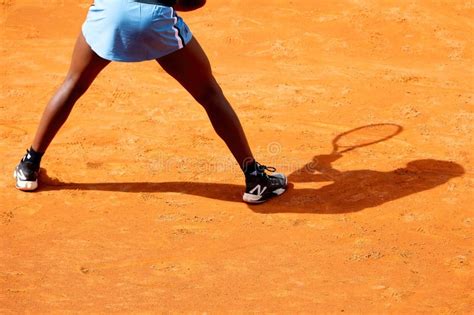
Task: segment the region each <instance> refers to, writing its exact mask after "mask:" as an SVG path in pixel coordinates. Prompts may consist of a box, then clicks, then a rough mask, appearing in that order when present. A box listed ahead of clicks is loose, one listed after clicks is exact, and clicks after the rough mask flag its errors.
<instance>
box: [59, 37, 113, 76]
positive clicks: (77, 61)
mask: <svg viewBox="0 0 474 315" xmlns="http://www.w3.org/2000/svg"><path fill="white" fill-rule="evenodd" d="M109 63H110V61H109V60H106V59H103V58H101V57H99V56H98V55H97V54H96V53H95V52H94V51H93V50H92V49H91V48H90V47H89V45H88V44H87V43H86V40H85V38H84V36H83V35H82V33H80V34H79V36H78V38H77V41H76V45H75V46H74V52H73V54H72V60H71V65H70V67H69V72H68V75H67V77H68V78H69V79H71V78H74V79H77V80H85V81H88V82H89V83H91V82H92V81H93V80H94V78H95V77H96V76H97V75H98V74H99V73H100V71H102V69H104V68H105V67H106V66H107V65H108V64H109Z"/></svg>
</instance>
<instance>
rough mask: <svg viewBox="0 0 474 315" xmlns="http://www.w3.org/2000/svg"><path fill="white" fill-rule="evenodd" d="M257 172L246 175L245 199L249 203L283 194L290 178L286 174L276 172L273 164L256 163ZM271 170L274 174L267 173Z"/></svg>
mask: <svg viewBox="0 0 474 315" xmlns="http://www.w3.org/2000/svg"><path fill="white" fill-rule="evenodd" d="M255 166H256V167H255V168H256V170H255V172H253V173H252V174H246V175H245V184H246V188H245V193H244V196H243V200H244V201H245V202H247V203H262V202H265V201H267V200H268V199H270V198H272V197H275V196H279V195H281V194H283V193H284V192H285V190H286V187H287V184H288V180H287V178H286V176H285V175H284V174H280V173H274V172H275V171H276V169H275V168H274V167H271V166H268V167H267V166H265V165H260V164H258V163H255ZM265 171H269V172H271V173H272V174H270V175H269V174H267V173H265Z"/></svg>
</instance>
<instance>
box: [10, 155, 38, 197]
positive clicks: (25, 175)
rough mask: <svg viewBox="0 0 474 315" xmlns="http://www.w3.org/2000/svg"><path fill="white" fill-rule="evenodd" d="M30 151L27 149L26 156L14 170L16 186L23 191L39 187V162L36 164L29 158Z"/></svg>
mask: <svg viewBox="0 0 474 315" xmlns="http://www.w3.org/2000/svg"><path fill="white" fill-rule="evenodd" d="M29 154H30V152H29V151H27V153H26V154H25V156H23V158H22V159H21V161H20V163H19V164H18V165H17V167H16V168H15V171H14V172H13V177H14V178H15V179H16V188H17V189H19V190H23V191H33V190H35V189H36V188H38V174H39V169H40V167H39V164H35V163H33V162H31V161H30V160H29Z"/></svg>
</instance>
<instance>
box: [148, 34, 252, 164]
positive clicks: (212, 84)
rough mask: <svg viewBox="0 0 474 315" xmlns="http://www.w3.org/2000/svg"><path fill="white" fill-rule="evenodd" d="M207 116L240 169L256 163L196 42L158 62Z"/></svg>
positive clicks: (243, 134) (238, 122)
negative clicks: (252, 162) (199, 105)
mask: <svg viewBox="0 0 474 315" xmlns="http://www.w3.org/2000/svg"><path fill="white" fill-rule="evenodd" d="M157 61H158V63H159V64H160V65H161V67H163V69H164V70H165V71H166V72H168V74H170V75H171V76H172V77H173V78H175V79H176V80H177V81H178V82H179V83H180V84H181V85H182V86H183V87H184V88H185V89H186V90H187V91H188V92H189V93H190V94H191V95H192V96H193V97H194V98H195V99H196V101H198V102H199V104H201V105H202V106H203V107H204V109H205V110H206V112H207V115H208V116H209V119H210V120H211V123H212V126H213V127H214V130H215V131H216V133H217V134H218V135H219V136H220V137H221V138H222V140H224V142H225V143H226V145H227V147H228V148H229V149H230V151H231V152H232V154H233V155H234V157H235V159H236V160H237V162H238V163H239V165H240V167H241V168H242V169H244V167H245V165H246V164H247V163H248V162H251V161H253V155H252V151H251V150H250V147H249V145H248V142H247V138H246V137H245V133H244V131H243V129H242V126H241V124H240V121H239V118H238V117H237V115H236V114H235V112H234V110H233V109H232V107H231V106H230V104H229V102H228V101H227V99H226V98H225V96H224V94H223V93H222V90H221V88H220V86H219V84H218V83H217V81H216V79H215V78H214V76H213V75H212V70H211V66H210V63H209V60H208V58H207V56H206V54H205V53H204V51H203V50H202V48H201V46H200V45H199V43H198V42H197V40H196V39H195V38H193V39H192V40H191V41H190V42H189V43H188V44H187V45H186V47H184V48H183V49H180V50H178V51H176V52H174V53H172V54H170V55H167V56H164V57H162V58H159V59H157Z"/></svg>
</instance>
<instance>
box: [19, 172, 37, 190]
mask: <svg viewBox="0 0 474 315" xmlns="http://www.w3.org/2000/svg"><path fill="white" fill-rule="evenodd" d="M13 178H15V179H16V189H19V190H22V191H33V190H36V189H37V188H38V180H35V181H28V180H20V179H18V177H17V176H16V170H15V171H13Z"/></svg>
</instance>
